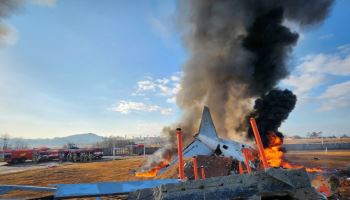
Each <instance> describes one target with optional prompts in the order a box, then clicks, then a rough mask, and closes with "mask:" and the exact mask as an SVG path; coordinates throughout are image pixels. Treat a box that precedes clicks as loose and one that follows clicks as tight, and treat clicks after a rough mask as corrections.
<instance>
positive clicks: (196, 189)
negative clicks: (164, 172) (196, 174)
mask: <svg viewBox="0 0 350 200" xmlns="http://www.w3.org/2000/svg"><path fill="white" fill-rule="evenodd" d="M128 199H135V200H136V199H149V200H150V199H155V200H161V199H162V200H165V199H167V200H171V199H297V200H298V199H300V200H305V199H310V200H311V199H313V200H314V199H321V196H320V194H319V193H318V192H317V191H316V190H315V189H314V188H313V187H312V186H311V184H310V181H309V177H308V175H307V173H306V171H305V170H304V169H289V170H284V169H273V168H271V169H268V170H266V172H265V171H257V172H254V173H252V174H245V175H239V174H234V175H229V176H221V177H213V178H207V179H206V180H197V181H194V180H189V181H185V182H181V183H179V184H166V185H161V186H158V187H155V188H152V189H143V190H138V191H135V192H132V193H130V194H129V197H128Z"/></svg>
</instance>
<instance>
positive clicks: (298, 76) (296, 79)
mask: <svg viewBox="0 0 350 200" xmlns="http://www.w3.org/2000/svg"><path fill="white" fill-rule="evenodd" d="M349 75H350V54H348V55H346V56H340V55H336V54H316V55H308V56H306V57H305V58H303V60H302V63H301V64H300V65H298V66H297V67H296V72H295V73H293V74H292V75H290V76H289V77H288V78H287V79H285V80H283V81H282V83H284V84H287V85H289V86H292V87H293V88H294V89H295V91H296V93H297V94H298V95H307V94H308V93H309V92H310V91H311V90H313V89H314V88H316V87H319V86H320V85H322V84H325V81H326V80H327V79H328V78H329V76H349Z"/></svg>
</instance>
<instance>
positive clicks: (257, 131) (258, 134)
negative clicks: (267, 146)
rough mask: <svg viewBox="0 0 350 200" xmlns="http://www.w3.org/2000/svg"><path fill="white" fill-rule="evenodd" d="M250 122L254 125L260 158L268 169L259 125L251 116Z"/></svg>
mask: <svg viewBox="0 0 350 200" xmlns="http://www.w3.org/2000/svg"><path fill="white" fill-rule="evenodd" d="M250 124H251V125H252V129H253V133H254V137H255V141H256V144H257V146H258V150H259V155H260V159H261V161H262V163H263V166H264V169H268V168H269V164H268V163H267V160H266V157H265V152H264V146H263V144H262V142H261V137H260V133H259V130H258V126H257V125H256V121H255V119H254V118H253V117H251V118H250Z"/></svg>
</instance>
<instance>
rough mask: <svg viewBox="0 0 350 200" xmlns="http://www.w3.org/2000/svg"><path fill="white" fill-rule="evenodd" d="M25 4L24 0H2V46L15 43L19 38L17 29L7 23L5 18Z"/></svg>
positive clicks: (0, 30) (0, 34) (0, 36)
mask: <svg viewBox="0 0 350 200" xmlns="http://www.w3.org/2000/svg"><path fill="white" fill-rule="evenodd" d="M23 4H24V0H1V1H0V47H1V46H6V45H11V44H14V43H15V42H16V40H17V32H16V30H15V29H14V28H13V27H11V26H9V25H7V24H5V23H4V19H6V18H8V17H10V16H11V15H13V14H14V13H15V12H17V11H18V10H19V8H20V7H21V6H22V5H23Z"/></svg>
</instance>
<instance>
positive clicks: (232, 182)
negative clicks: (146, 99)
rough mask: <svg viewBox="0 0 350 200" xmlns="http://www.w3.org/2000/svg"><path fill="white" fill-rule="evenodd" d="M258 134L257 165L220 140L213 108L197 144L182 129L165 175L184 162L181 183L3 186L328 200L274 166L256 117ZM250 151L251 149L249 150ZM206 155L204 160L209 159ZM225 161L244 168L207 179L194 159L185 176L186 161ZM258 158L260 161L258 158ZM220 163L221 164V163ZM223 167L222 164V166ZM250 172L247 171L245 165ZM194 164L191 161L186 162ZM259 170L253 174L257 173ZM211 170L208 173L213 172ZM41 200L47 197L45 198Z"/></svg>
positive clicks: (77, 192)
mask: <svg viewBox="0 0 350 200" xmlns="http://www.w3.org/2000/svg"><path fill="white" fill-rule="evenodd" d="M251 125H252V128H253V131H254V133H255V137H256V142H257V147H258V153H259V157H258V159H259V160H260V161H261V162H259V163H258V165H257V164H256V163H253V162H252V161H253V159H251V158H249V157H251V156H248V155H247V151H250V149H251V147H249V146H247V145H245V144H242V143H239V142H236V141H232V140H227V139H222V138H219V137H218V134H217V132H216V130H215V126H214V123H213V120H212V118H211V115H210V112H209V109H208V108H207V107H205V108H204V110H203V115H202V121H201V124H200V128H199V132H198V134H197V135H196V136H195V137H194V140H193V142H192V143H190V144H189V145H188V146H187V147H186V148H184V149H182V141H181V129H178V130H177V134H178V136H180V137H178V139H179V143H178V144H179V146H178V147H180V148H178V156H177V157H176V158H174V159H173V161H172V162H171V163H170V165H169V166H168V167H166V168H163V169H161V170H160V173H163V172H165V171H166V170H167V169H169V168H171V167H176V164H178V167H179V168H178V171H179V179H158V180H146V181H128V182H101V183H79V184H56V185H51V186H50V187H35V186H24V185H0V195H2V194H6V193H8V192H10V191H13V190H29V191H43V192H53V193H54V194H53V195H52V196H48V197H46V198H45V199H67V198H83V197H102V196H107V197H108V196H110V195H113V196H114V197H115V196H118V195H123V196H121V198H122V199H157V200H158V199H159V200H160V199H174V200H175V199H214V198H216V199H217V198H218V199H251V200H253V199H262V198H264V199H322V198H324V195H322V194H321V193H318V192H317V191H316V190H315V189H314V188H313V187H312V186H311V184H310V180H309V177H308V175H307V173H306V171H305V169H304V168H300V169H282V168H270V167H269V166H268V163H267V161H266V158H265V156H264V151H263V150H264V149H263V146H262V143H261V139H260V137H259V133H258V130H257V127H256V124H255V120H254V119H251ZM247 149H248V150H247ZM203 156H204V157H203ZM196 157H198V158H200V157H202V159H203V158H204V160H206V159H210V157H217V158H218V157H222V158H231V159H233V160H235V161H236V163H238V164H239V167H238V168H239V170H238V171H237V170H236V171H235V170H231V171H230V170H229V173H228V175H225V176H222V174H221V176H218V177H206V176H205V172H204V171H203V168H202V171H201V172H202V174H201V180H200V179H199V178H198V177H199V176H198V171H197V170H198V166H197V162H196V159H193V163H192V166H193V175H194V180H190V178H186V177H185V174H184V158H185V159H188V158H196ZM255 159H256V158H255ZM215 162H216V161H215ZM216 163H220V162H216ZM241 163H243V164H244V165H245V168H246V171H247V173H244V170H243V167H242V164H241ZM186 164H188V162H187V163H186ZM252 169H253V170H252ZM210 170H213V171H215V170H214V169H207V174H209V172H210ZM40 199H41V198H40Z"/></svg>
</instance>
